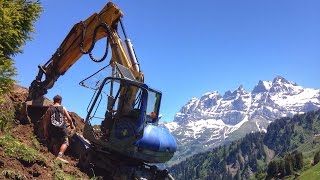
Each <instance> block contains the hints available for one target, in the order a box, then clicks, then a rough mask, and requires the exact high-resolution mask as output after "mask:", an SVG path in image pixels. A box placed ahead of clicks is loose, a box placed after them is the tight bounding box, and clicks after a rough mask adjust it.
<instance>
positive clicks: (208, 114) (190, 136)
mask: <svg viewBox="0 0 320 180" xmlns="http://www.w3.org/2000/svg"><path fill="white" fill-rule="evenodd" d="M317 109H320V89H312V88H304V87H301V86H298V85H297V84H296V83H293V82H290V81H288V80H286V79H285V78H283V77H281V76H277V77H275V78H274V79H273V80H272V81H262V80H260V81H259V82H258V84H257V85H256V86H255V87H254V88H253V90H252V92H246V91H245V90H244V87H243V86H242V85H240V86H239V87H238V88H237V89H236V90H234V91H230V90H229V91H226V92H225V93H224V95H223V96H222V97H221V96H220V95H219V93H218V92H217V91H214V92H212V93H205V94H203V95H202V96H201V97H200V98H192V99H191V100H190V101H188V103H186V105H184V106H183V107H182V108H181V110H180V111H179V112H178V113H177V114H176V116H175V119H174V121H173V122H172V123H168V124H165V126H167V127H168V129H170V130H171V132H172V133H173V134H174V135H175V136H176V137H177V141H178V145H179V147H180V150H179V152H178V153H177V154H179V155H178V156H180V157H186V156H188V155H189V154H190V151H188V149H190V147H192V149H193V150H194V151H199V152H201V151H203V150H208V149H210V148H212V147H214V146H217V145H219V144H221V143H223V142H224V140H225V138H227V137H230V136H232V133H233V132H235V133H236V134H237V133H240V134H245V133H247V132H252V131H266V129H267V126H268V124H269V123H270V122H272V121H273V120H275V119H278V118H281V117H285V116H293V115H295V114H301V113H304V112H308V111H312V110H317ZM194 146H197V147H198V148H199V149H196V148H193V147H194Z"/></svg>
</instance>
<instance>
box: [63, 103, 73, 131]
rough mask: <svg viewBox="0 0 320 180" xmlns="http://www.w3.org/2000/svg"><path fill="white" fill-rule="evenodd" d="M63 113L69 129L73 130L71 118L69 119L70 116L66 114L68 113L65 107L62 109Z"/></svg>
mask: <svg viewBox="0 0 320 180" xmlns="http://www.w3.org/2000/svg"><path fill="white" fill-rule="evenodd" d="M63 113H64V115H65V116H66V117H67V120H68V121H69V124H70V126H71V128H72V129H74V128H75V126H74V124H73V122H72V118H71V117H70V115H69V113H68V111H67V109H66V108H65V107H63Z"/></svg>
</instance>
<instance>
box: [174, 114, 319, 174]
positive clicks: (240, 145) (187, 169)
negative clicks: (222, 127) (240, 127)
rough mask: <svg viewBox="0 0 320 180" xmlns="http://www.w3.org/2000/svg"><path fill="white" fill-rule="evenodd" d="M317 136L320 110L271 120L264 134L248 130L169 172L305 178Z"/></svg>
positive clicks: (316, 148) (316, 142)
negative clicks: (238, 138) (246, 132)
mask: <svg viewBox="0 0 320 180" xmlns="http://www.w3.org/2000/svg"><path fill="white" fill-rule="evenodd" d="M319 135H320V110H318V111H312V112H308V113H305V114H302V115H295V116H294V117H292V118H288V117H285V118H281V119H278V120H276V121H274V122H272V123H271V124H270V125H269V126H268V129H267V133H261V132H256V133H250V134H247V135H246V136H245V137H244V138H242V139H240V140H237V141H233V142H231V143H230V144H229V145H224V146H220V147H217V148H214V149H213V150H212V151H209V152H205V153H201V154H197V155H194V156H192V157H190V158H188V159H187V160H186V161H183V162H181V163H179V164H177V165H174V166H172V167H171V168H170V172H172V174H173V176H174V177H176V178H177V179H242V178H244V179H265V178H266V179H271V178H284V177H285V178H294V177H296V176H300V175H301V174H302V177H304V176H307V175H304V173H303V172H304V171H306V170H308V169H310V168H311V167H313V161H314V159H315V154H316V153H317V152H318V151H319V150H320V139H319ZM319 159H320V158H319ZM306 173H307V171H306ZM318 177H319V178H320V175H319V176H318Z"/></svg>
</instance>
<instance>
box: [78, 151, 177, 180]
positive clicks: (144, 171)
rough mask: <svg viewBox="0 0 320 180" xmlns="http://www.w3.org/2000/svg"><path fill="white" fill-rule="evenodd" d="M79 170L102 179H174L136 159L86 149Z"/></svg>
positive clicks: (81, 157)
mask: <svg viewBox="0 0 320 180" xmlns="http://www.w3.org/2000/svg"><path fill="white" fill-rule="evenodd" d="M79 166H80V169H81V170H82V171H84V172H86V173H87V174H88V175H89V176H95V177H102V178H103V179H108V180H110V179H114V180H118V179H148V180H149V179H150V180H173V179H174V178H173V177H172V176H171V175H170V174H169V172H168V171H167V170H166V169H164V170H160V169H159V168H158V167H157V166H155V165H149V164H146V163H144V162H142V161H139V160H137V159H131V158H129V157H124V156H123V155H119V154H117V153H116V152H108V151H101V150H97V149H95V148H94V147H91V148H89V149H87V150H86V151H85V152H84V153H83V154H82V155H81V156H80V158H79Z"/></svg>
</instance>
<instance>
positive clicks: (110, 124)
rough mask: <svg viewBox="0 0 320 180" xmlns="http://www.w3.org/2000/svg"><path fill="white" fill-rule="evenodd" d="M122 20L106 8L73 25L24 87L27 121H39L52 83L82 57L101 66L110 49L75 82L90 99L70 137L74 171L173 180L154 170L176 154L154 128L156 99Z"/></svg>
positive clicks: (113, 9)
mask: <svg viewBox="0 0 320 180" xmlns="http://www.w3.org/2000/svg"><path fill="white" fill-rule="evenodd" d="M122 17H123V12H122V11H121V10H120V9H119V7H117V6H116V5H115V4H113V3H112V2H108V3H107V4H106V5H105V7H104V8H103V9H102V10H101V11H100V12H99V13H94V14H92V15H91V16H90V17H89V18H87V19H86V20H84V21H81V22H79V23H77V24H75V25H74V26H73V28H72V29H71V30H70V32H69V34H68V35H67V36H66V38H65V39H64V40H63V42H62V43H61V45H60V46H59V48H58V49H57V51H56V52H55V53H54V54H53V55H52V57H51V58H50V59H49V60H48V61H47V62H46V63H45V64H44V65H39V66H38V67H39V72H38V74H37V75H36V77H35V80H33V81H32V83H31V85H30V87H29V96H28V99H27V101H26V113H27V116H28V119H35V118H36V119H40V120H41V118H40V117H41V115H42V114H44V112H45V111H46V109H47V108H48V106H49V104H50V102H49V101H48V100H47V99H46V98H45V97H44V95H45V94H46V93H47V91H48V90H49V89H50V88H52V87H53V86H54V84H55V82H56V81H57V80H58V78H59V77H60V76H61V75H64V74H65V73H66V72H67V71H68V70H69V68H70V67H71V66H72V65H73V64H74V63H76V62H77V61H78V60H79V59H80V58H81V56H82V55H83V54H89V56H90V58H91V59H92V60H93V61H94V62H102V61H104V60H105V59H106V58H107V57H109V56H108V53H109V49H111V53H112V54H111V58H110V60H109V63H108V64H107V65H106V66H104V67H103V68H102V69H100V70H98V71H97V72H95V73H94V74H92V75H91V76H89V77H88V78H85V79H84V80H83V81H81V82H80V85H82V86H84V87H87V88H89V89H91V90H92V91H93V97H92V99H91V101H90V103H89V105H88V107H87V116H86V118H85V120H84V127H83V131H82V132H83V133H81V134H80V133H75V134H74V135H73V136H72V137H71V149H72V151H74V152H75V153H76V154H77V155H78V156H79V166H80V168H81V169H82V170H84V171H86V172H87V173H89V174H91V175H95V176H97V175H99V174H101V175H102V176H104V179H173V177H172V176H171V175H170V174H169V172H168V171H167V170H166V169H161V168H158V166H156V164H157V163H165V162H167V161H169V160H170V159H171V158H172V156H173V155H174V153H175V151H176V149H177V145H176V140H175V138H174V137H173V135H172V134H171V133H170V132H169V130H168V129H166V128H164V127H161V126H158V121H159V118H160V115H159V113H160V104H161V97H162V93H161V92H160V91H158V90H156V89H153V88H151V87H150V86H149V85H147V84H145V83H144V75H143V73H142V71H141V69H140V65H139V63H138V59H137V57H136V54H135V51H134V48H133V45H132V43H131V41H130V39H129V38H128V37H127V34H126V32H125V29H124V26H123V23H122ZM119 27H120V28H119ZM120 30H122V33H121V32H119V31H120ZM102 39H106V41H107V42H106V48H105V53H104V55H103V57H102V58H100V59H97V58H95V57H94V56H93V53H92V50H93V49H94V47H95V44H96V42H97V41H99V40H102ZM102 72H104V73H102ZM106 72H107V75H106V74H105V73H106ZM101 74H102V75H101ZM98 76H99V78H98ZM90 82H92V83H91V84H90ZM38 121H39V120H38ZM39 129H40V131H41V128H39Z"/></svg>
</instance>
